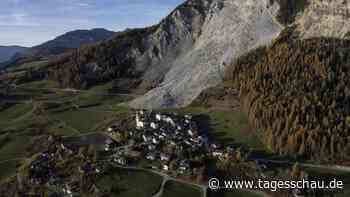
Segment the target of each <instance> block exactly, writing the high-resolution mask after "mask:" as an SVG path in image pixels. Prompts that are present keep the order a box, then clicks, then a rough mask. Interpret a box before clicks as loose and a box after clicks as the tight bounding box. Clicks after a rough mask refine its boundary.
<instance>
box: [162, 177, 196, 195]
mask: <svg viewBox="0 0 350 197" xmlns="http://www.w3.org/2000/svg"><path fill="white" fill-rule="evenodd" d="M201 196H202V192H201V190H200V189H199V188H195V187H193V186H191V185H187V184H183V183H179V182H176V181H168V182H167V183H166V184H165V187H164V191H163V195H162V197H201Z"/></svg>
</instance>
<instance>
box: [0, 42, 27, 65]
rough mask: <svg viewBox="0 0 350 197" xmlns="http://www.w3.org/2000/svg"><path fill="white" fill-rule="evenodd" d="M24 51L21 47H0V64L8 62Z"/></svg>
mask: <svg viewBox="0 0 350 197" xmlns="http://www.w3.org/2000/svg"><path fill="white" fill-rule="evenodd" d="M25 49H27V48H26V47H21V46H0V63H1V62H6V61H8V60H10V59H11V58H12V56H13V55H15V54H16V53H19V52H22V51H24V50H25Z"/></svg>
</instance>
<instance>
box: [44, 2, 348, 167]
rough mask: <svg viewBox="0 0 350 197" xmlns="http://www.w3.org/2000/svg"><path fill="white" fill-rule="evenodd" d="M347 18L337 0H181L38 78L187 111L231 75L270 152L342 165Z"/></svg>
mask: <svg viewBox="0 0 350 197" xmlns="http://www.w3.org/2000/svg"><path fill="white" fill-rule="evenodd" d="M349 13H350V6H348V4H347V2H346V1H343V0H332V1H331V0H308V1H306V0H296V1H287V0H188V1H186V2H185V3H183V4H182V5H180V6H179V7H177V8H176V9H175V10H174V11H173V12H171V13H170V15H168V16H167V17H166V18H165V19H163V20H162V21H161V22H160V23H159V24H157V25H154V26H151V27H147V28H142V29H132V30H128V31H125V32H123V33H121V34H119V35H117V36H115V37H114V38H113V39H111V40H108V41H105V42H102V43H99V44H95V45H90V46H84V47H81V48H79V49H77V50H75V51H73V52H71V53H67V54H65V55H64V56H61V57H60V58H57V59H56V60H54V61H52V62H50V64H49V67H48V70H46V71H45V72H47V73H46V74H47V75H45V76H47V77H48V78H50V79H53V80H56V81H58V82H59V83H60V84H61V86H63V87H75V88H84V87H89V86H93V85H96V84H97V83H105V82H110V81H114V82H115V83H114V85H115V86H116V89H123V88H124V89H125V87H123V86H125V84H128V85H127V89H128V90H129V91H130V92H136V93H139V94H141V93H142V94H144V95H143V96H141V97H139V98H136V99H135V100H133V101H131V102H130V103H129V106H131V107H134V108H163V107H183V106H187V105H189V104H190V103H191V102H192V101H193V100H194V99H195V98H197V97H198V96H199V95H200V94H201V93H202V92H203V91H204V90H206V89H208V88H210V87H215V86H216V85H218V84H220V83H222V82H223V81H224V80H225V76H226V77H227V76H231V79H230V80H232V81H233V82H234V83H232V86H231V87H232V88H233V89H236V90H239V91H240V94H239V97H240V99H241V102H242V108H243V109H244V111H245V112H246V113H247V114H248V115H249V119H250V122H251V124H252V125H254V126H255V128H256V129H257V130H259V131H261V132H262V133H261V135H262V136H263V138H264V141H265V143H266V144H267V145H268V146H269V147H270V148H271V150H273V151H275V152H279V153H280V154H292V155H300V156H305V157H313V158H314V159H322V158H324V160H326V161H331V160H334V159H337V161H343V160H349V155H350V147H349V146H348V145H349V144H350V141H349V139H348V134H349V131H350V129H349V128H350V127H349V125H350V124H349V122H350V109H349V103H348V90H347V87H348V86H349V85H350V84H348V80H347V78H349V75H350V74H349V73H348V71H349V70H350V69H349V68H348V67H347V65H349V64H348V63H349V62H348V57H349V55H348V53H347V51H348V50H349V49H348V44H349V43H348V38H349V35H350V33H349V32H350V25H349V23H348V20H349V19H350V14H349ZM226 80H227V78H226ZM208 95H210V94H208Z"/></svg>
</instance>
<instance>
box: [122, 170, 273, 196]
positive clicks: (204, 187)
mask: <svg viewBox="0 0 350 197" xmlns="http://www.w3.org/2000/svg"><path fill="white" fill-rule="evenodd" d="M116 167H118V168H121V169H126V170H138V171H145V172H150V173H154V174H157V175H159V176H161V177H162V178H163V182H162V184H161V187H160V188H159V191H158V192H157V193H156V194H155V195H154V196H153V197H162V194H163V192H164V188H165V185H166V183H167V182H168V181H176V182H179V183H183V184H187V185H192V186H194V187H197V188H200V190H201V192H202V197H207V196H208V194H207V192H208V186H207V185H202V184H197V183H191V182H187V181H184V180H182V179H178V178H174V177H171V176H169V175H168V174H165V173H163V172H160V171H156V170H150V169H145V168H138V167H125V166H119V165H116ZM242 191H246V192H250V193H254V194H257V195H260V196H262V197H270V196H269V195H268V194H266V193H265V192H262V191H255V190H242Z"/></svg>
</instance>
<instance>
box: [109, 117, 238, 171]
mask: <svg viewBox="0 0 350 197" xmlns="http://www.w3.org/2000/svg"><path fill="white" fill-rule="evenodd" d="M135 121H136V128H135V130H133V131H120V130H118V127H117V126H111V127H109V128H108V129H107V132H108V135H109V136H111V139H113V140H107V141H106V144H105V151H107V152H111V153H112V154H111V157H112V158H113V159H112V161H114V162H116V163H117V164H119V165H123V166H126V165H133V164H135V161H136V163H137V161H140V160H143V161H148V162H149V163H151V164H152V165H149V167H150V168H152V169H158V170H163V171H165V172H167V171H171V172H173V173H175V174H177V175H181V174H192V173H193V172H192V171H191V170H193V169H196V168H198V167H200V166H202V165H203V163H201V162H202V159H204V158H205V157H208V156H211V157H214V158H217V159H223V158H227V157H230V156H234V155H235V154H236V149H235V147H234V146H227V147H224V146H223V145H222V144H220V143H217V142H214V141H212V140H211V139H210V138H209V136H208V134H207V133H205V132H203V131H200V129H199V127H198V125H197V124H196V122H195V121H194V120H193V117H192V116H191V115H188V114H187V115H183V116H181V115H178V114H176V113H160V112H148V111H145V110H139V111H137V112H136V115H135ZM118 144H119V145H121V146H118Z"/></svg>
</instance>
